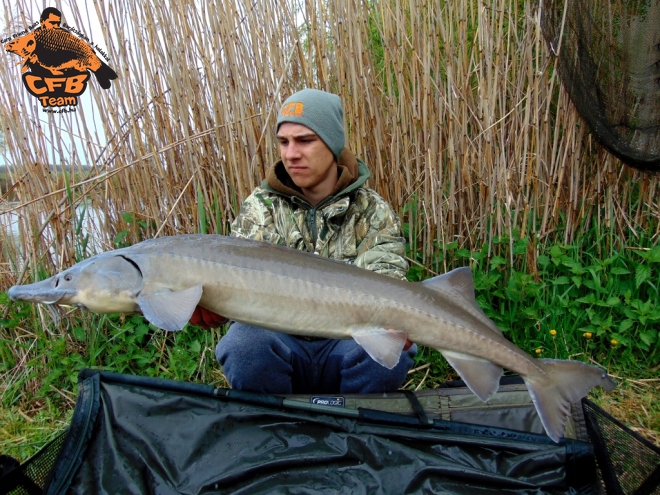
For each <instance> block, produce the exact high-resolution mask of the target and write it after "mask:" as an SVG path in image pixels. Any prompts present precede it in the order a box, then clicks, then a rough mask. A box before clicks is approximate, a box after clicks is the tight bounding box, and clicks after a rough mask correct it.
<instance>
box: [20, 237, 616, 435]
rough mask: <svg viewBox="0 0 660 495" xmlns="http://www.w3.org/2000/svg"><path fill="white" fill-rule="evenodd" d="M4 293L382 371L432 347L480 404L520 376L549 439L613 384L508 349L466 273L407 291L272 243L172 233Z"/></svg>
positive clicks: (573, 366) (599, 374)
mask: <svg viewBox="0 0 660 495" xmlns="http://www.w3.org/2000/svg"><path fill="white" fill-rule="evenodd" d="M8 294H9V297H10V298H11V299H12V300H15V301H19V300H20V301H30V302H36V303H43V304H57V305H74V306H80V307H83V308H86V309H88V310H90V311H93V312H95V313H115V312H133V311H141V312H142V313H143V314H144V316H145V317H146V318H147V319H148V320H149V321H150V322H151V323H153V324H154V325H156V326H157V327H160V328H163V329H165V330H180V329H182V328H183V327H184V326H185V325H186V323H187V322H188V320H189V319H190V316H191V314H192V312H193V310H194V309H195V306H196V305H198V304H199V305H200V306H203V307H205V308H207V309H209V310H211V311H214V312H216V313H218V314H221V315H223V316H226V317H227V318H230V319H232V320H236V321H241V322H244V323H249V324H252V325H257V326H260V327H264V328H268V329H271V330H275V331H278V332H285V333H291V334H295V335H306V336H315V337H327V338H333V339H348V338H353V339H355V340H356V341H357V342H358V344H360V345H361V346H362V347H363V348H364V349H365V350H366V351H367V352H368V353H369V355H370V356H371V357H372V358H373V359H374V360H375V361H377V362H379V363H380V364H382V365H383V366H386V367H388V368H393V367H394V366H395V365H396V364H397V362H398V360H399V357H400V356H401V351H402V348H403V346H404V344H405V342H406V339H409V340H410V341H412V342H416V343H418V344H422V345H425V346H429V347H433V348H435V349H438V350H439V351H440V352H441V353H442V355H443V356H444V357H445V358H446V359H447V361H448V362H449V363H450V364H451V365H452V366H453V367H454V369H455V370H456V371H457V372H458V374H459V375H460V376H461V378H463V380H464V381H465V383H466V384H467V386H468V387H469V388H470V390H472V392H474V393H475V394H476V395H477V396H478V397H479V398H480V399H481V400H483V401H487V400H488V399H489V398H490V397H492V396H493V394H495V392H497V389H498V386H499V379H500V376H501V375H502V368H503V367H504V368H508V369H510V370H513V371H515V372H516V373H518V374H519V375H521V376H522V377H523V379H524V380H525V383H526V384H527V388H528V390H529V392H530V394H531V396H532V399H533V401H534V404H535V406H536V409H537V411H538V414H539V416H540V418H541V422H542V423H543V426H544V427H545V430H546V432H547V434H548V435H549V436H550V438H552V440H554V441H555V442H557V441H559V439H560V437H561V436H562V435H563V433H564V428H565V424H566V419H567V416H568V415H569V414H570V404H571V403H574V402H577V401H578V400H580V399H581V398H582V397H584V396H585V395H586V394H587V392H588V391H589V390H590V389H591V388H592V387H595V386H597V385H600V386H602V387H604V388H605V389H607V390H612V389H613V388H614V387H615V386H616V384H615V383H614V382H613V381H612V379H611V378H610V377H609V376H608V375H607V374H606V373H605V372H603V371H602V370H601V369H599V368H597V367H595V366H591V365H588V364H585V363H582V362H579V361H563V360H552V359H534V358H532V357H530V356H529V355H527V354H526V353H525V352H523V351H522V350H521V349H520V348H519V347H517V346H515V345H514V344H512V343H511V342H510V341H508V340H507V339H506V338H505V337H504V336H503V335H502V332H501V331H500V330H499V329H498V328H497V326H496V325H495V324H494V323H493V321H491V320H490V319H489V318H488V317H487V316H486V315H485V314H484V312H483V311H482V310H481V309H480V308H479V306H478V305H477V303H476V300H475V297H474V285H473V282H472V273H471V271H470V269H469V268H458V269H456V270H453V271H451V272H449V273H446V274H444V275H440V276H437V277H434V278H431V279H428V280H425V281H423V282H417V283H413V282H406V281H401V280H397V279H393V278H391V277H387V276H384V275H379V274H377V273H374V272H371V271H369V270H363V269H361V268H357V267H355V266H352V265H349V264H346V263H343V262H339V261H334V260H330V259H326V258H322V257H319V256H316V255H313V254H308V253H303V252H300V251H296V250H294V249H290V248H285V247H281V246H276V245H274V244H269V243H262V242H256V241H249V240H244V239H238V238H234V237H225V236H221V235H180V236H174V237H162V238H158V239H152V240H148V241H144V242H141V243H139V244H136V245H134V246H131V247H127V248H123V249H118V250H115V251H108V252H105V253H101V254H98V255H96V256H93V257H91V258H89V259H87V260H85V261H82V262H80V263H78V264H76V265H74V266H73V267H71V268H69V269H68V270H65V271H63V272H62V273H60V274H58V275H55V276H53V277H51V278H49V279H47V280H44V281H41V282H37V283H34V284H29V285H22V286H14V287H12V288H10V289H9V291H8Z"/></svg>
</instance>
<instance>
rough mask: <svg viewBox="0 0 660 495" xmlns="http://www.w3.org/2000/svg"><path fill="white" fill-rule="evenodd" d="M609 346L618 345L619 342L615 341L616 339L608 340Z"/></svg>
mask: <svg viewBox="0 0 660 495" xmlns="http://www.w3.org/2000/svg"><path fill="white" fill-rule="evenodd" d="M610 344H612V345H619V341H618V340H616V339H612V340H610Z"/></svg>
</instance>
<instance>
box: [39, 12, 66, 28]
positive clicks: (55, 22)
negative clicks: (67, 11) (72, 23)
mask: <svg viewBox="0 0 660 495" xmlns="http://www.w3.org/2000/svg"><path fill="white" fill-rule="evenodd" d="M61 22H62V19H61V18H60V17H59V16H56V15H55V14H48V18H47V19H45V20H43V21H41V27H42V28H44V29H52V28H58V27H60V23H61Z"/></svg>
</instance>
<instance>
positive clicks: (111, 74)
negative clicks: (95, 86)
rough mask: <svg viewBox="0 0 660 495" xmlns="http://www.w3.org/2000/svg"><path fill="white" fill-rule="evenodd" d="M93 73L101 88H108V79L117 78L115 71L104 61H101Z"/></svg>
mask: <svg viewBox="0 0 660 495" xmlns="http://www.w3.org/2000/svg"><path fill="white" fill-rule="evenodd" d="M94 75H95V76H96V80H97V81H98V82H99V85H100V86H101V87H102V88H103V89H109V88H110V81H112V80H115V79H117V73H116V72H115V71H114V70H112V69H111V68H110V67H109V66H108V64H106V63H104V62H101V67H99V68H98V69H96V71H95V72H94Z"/></svg>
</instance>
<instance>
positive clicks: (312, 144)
mask: <svg viewBox="0 0 660 495" xmlns="http://www.w3.org/2000/svg"><path fill="white" fill-rule="evenodd" d="M277 140H278V141H279V143H280V157H281V158H282V162H283V163H284V167H285V168H286V171H287V172H288V173H289V176H290V177H291V179H292V180H293V182H294V183H295V184H296V185H297V186H298V187H300V188H301V189H302V190H303V192H305V190H306V189H310V190H314V189H317V188H319V187H321V188H325V186H327V185H329V188H330V190H332V188H333V187H334V186H335V184H336V182H337V164H336V162H335V157H334V155H333V154H332V151H330V148H328V147H327V146H326V145H325V143H324V142H323V141H322V140H321V138H320V137H319V136H318V135H317V134H316V133H315V132H314V131H312V130H311V129H309V128H308V127H305V126H304V125H301V124H294V123H292V122H284V123H283V124H281V125H280V128H279V130H278V131H277ZM328 193H329V192H328ZM305 194H307V193H306V192H305Z"/></svg>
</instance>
